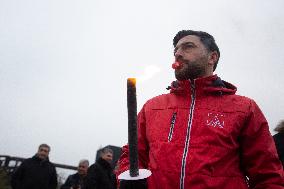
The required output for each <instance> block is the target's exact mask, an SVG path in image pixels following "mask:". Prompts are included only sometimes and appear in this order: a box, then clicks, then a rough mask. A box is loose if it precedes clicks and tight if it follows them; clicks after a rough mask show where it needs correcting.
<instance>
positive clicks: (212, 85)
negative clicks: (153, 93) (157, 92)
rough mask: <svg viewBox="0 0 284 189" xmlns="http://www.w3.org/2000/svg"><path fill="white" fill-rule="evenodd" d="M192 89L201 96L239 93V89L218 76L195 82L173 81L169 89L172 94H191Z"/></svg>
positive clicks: (203, 78)
mask: <svg viewBox="0 0 284 189" xmlns="http://www.w3.org/2000/svg"><path fill="white" fill-rule="evenodd" d="M191 87H193V88H194V89H195V91H196V93H199V94H200V93H203V94H211V95H213V94H215V95H223V94H235V93H236V91H237V88H236V87H235V86H234V85H233V84H231V83H228V82H226V81H223V80H221V78H220V77H218V76H217V75H212V76H208V77H202V78H197V79H195V80H194V81H190V80H183V81H173V82H172V84H171V86H170V87H168V89H170V92H171V93H175V94H190V93H191Z"/></svg>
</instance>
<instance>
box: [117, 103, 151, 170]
mask: <svg viewBox="0 0 284 189" xmlns="http://www.w3.org/2000/svg"><path fill="white" fill-rule="evenodd" d="M137 127H138V128H137V132H138V157H139V159H138V164H139V168H148V163H149V147H148V142H147V138H146V115H145V105H144V107H143V108H142V110H141V111H140V112H139V114H138V116H137ZM128 169H129V149H128V145H125V146H124V147H123V148H122V155H121V156H120V159H119V161H118V171H117V175H119V174H120V173H122V172H124V171H126V170H128Z"/></svg>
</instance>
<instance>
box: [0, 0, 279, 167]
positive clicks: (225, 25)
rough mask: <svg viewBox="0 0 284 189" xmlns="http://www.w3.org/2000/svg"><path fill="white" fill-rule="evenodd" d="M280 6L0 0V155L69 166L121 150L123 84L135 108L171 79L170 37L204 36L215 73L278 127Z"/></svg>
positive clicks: (260, 1)
mask: <svg viewBox="0 0 284 189" xmlns="http://www.w3.org/2000/svg"><path fill="white" fill-rule="evenodd" d="M283 7H284V1H282V0H270V1H266V0H252V1H248V0H238V1H228V0H219V1H210V0H208V1H205V0H203V1H189V0H184V1H182V0H175V1H173V0H171V1H170V0H156V1H150V0H143V1H131V0H121V1H115V0H113V1H107V0H80V1H79V0H77V1H76V0H48V1H43V0H25V1H23V0H1V1H0V27H1V30H0V125H1V132H0V154H8V155H15V156H21V157H29V156H31V155H32V154H33V153H35V151H36V148H37V146H38V144H40V143H42V142H46V143H48V144H50V145H51V148H52V151H51V154H50V156H51V160H52V161H55V162H59V163H66V164H77V162H78V161H79V159H81V158H88V159H89V160H90V161H91V162H92V161H93V160H94V158H95V151H96V150H97V149H98V147H100V146H104V145H107V144H111V145H118V146H122V145H123V144H125V143H126V142H127V109H126V79H127V77H139V78H140V79H141V82H139V81H138V83H137V94H138V106H139V109H140V108H141V106H142V105H143V104H144V103H145V102H146V100H147V99H149V98H151V97H153V96H156V95H158V94H161V93H166V92H167V91H166V90H165V88H166V87H167V85H169V84H170V82H171V81H172V80H174V74H173V70H172V69H171V64H172V62H173V53H172V51H173V47H172V38H173V37H174V35H175V34H176V33H177V32H178V31H179V30H181V29H193V30H203V31H207V32H209V33H210V34H212V35H213V36H214V37H215V39H216V41H217V44H218V45H219V48H220V51H221V59H220V62H219V65H218V67H217V70H216V73H217V74H218V75H219V76H221V78H222V79H224V80H226V81H229V82H231V83H233V84H235V85H236V86H237V87H238V94H241V95H245V96H248V97H251V98H253V99H254V100H255V101H256V102H257V103H258V104H259V106H260V107H261V109H262V110H263V112H264V114H265V115H266V117H267V120H268V122H269V124H270V130H271V131H272V130H273V128H274V127H275V125H276V124H277V123H278V121H279V120H280V119H283V118H284V117H283V115H284V114H283V110H284V99H283V95H284V92H283V90H282V86H283V83H284V76H283V74H282V72H283V70H284V52H283V51H284V50H283V46H284V38H283V36H282V35H283V33H284V22H283V18H284V12H283V10H282V9H283Z"/></svg>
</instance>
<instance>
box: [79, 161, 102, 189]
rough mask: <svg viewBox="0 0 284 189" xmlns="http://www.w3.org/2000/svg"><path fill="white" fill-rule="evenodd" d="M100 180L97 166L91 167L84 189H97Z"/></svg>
mask: <svg viewBox="0 0 284 189" xmlns="http://www.w3.org/2000/svg"><path fill="white" fill-rule="evenodd" d="M99 179H100V174H99V171H98V170H97V168H96V167H95V166H91V167H89V169H88V172H87V176H86V182H85V183H84V187H83V189H97V188H98V180H99Z"/></svg>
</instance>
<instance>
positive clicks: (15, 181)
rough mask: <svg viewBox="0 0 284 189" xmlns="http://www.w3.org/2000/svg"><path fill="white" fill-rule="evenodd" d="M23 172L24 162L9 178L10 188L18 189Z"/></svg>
mask: <svg viewBox="0 0 284 189" xmlns="http://www.w3.org/2000/svg"><path fill="white" fill-rule="evenodd" d="M24 171H25V161H24V162H23V163H22V164H21V165H20V166H19V167H18V168H17V169H16V170H15V172H14V173H13V174H12V177H11V186H12V188H13V189H20V187H21V184H22V179H23V176H24Z"/></svg>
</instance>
